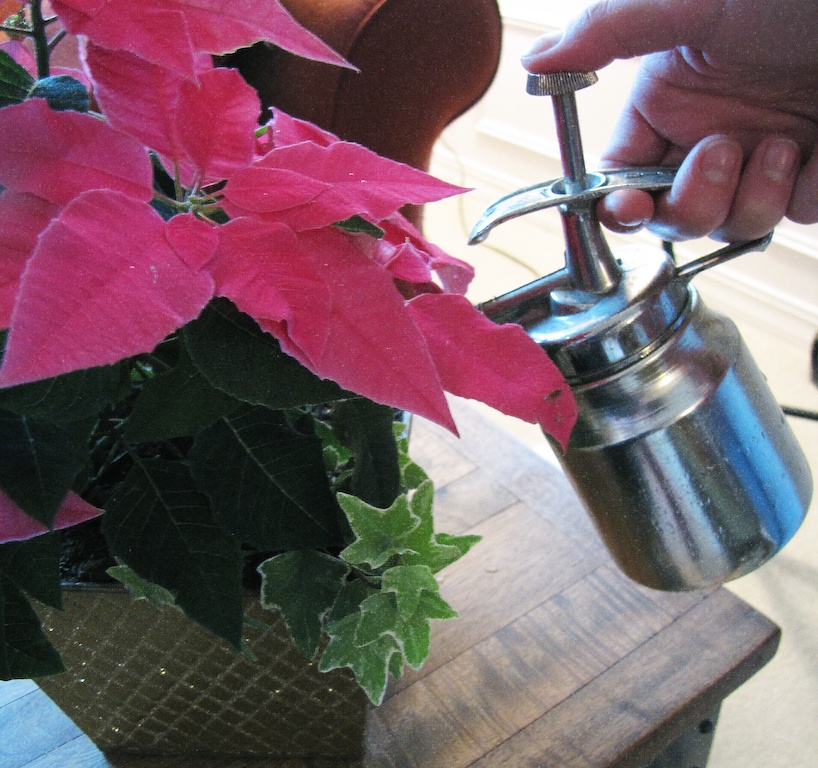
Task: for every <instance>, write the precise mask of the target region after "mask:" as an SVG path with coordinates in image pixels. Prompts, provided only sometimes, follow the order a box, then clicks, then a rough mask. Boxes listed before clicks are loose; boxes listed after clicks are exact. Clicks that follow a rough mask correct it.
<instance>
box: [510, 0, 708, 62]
mask: <svg viewBox="0 0 818 768" xmlns="http://www.w3.org/2000/svg"><path fill="white" fill-rule="evenodd" d="M718 5H720V3H716V2H710V1H709V0H705V2H702V0H608V2H599V3H596V4H595V5H592V6H590V7H589V8H586V10H585V11H584V12H583V13H582V15H580V16H578V17H577V18H576V19H574V20H573V21H572V22H571V23H570V24H569V25H568V27H567V28H566V30H565V33H564V34H562V35H560V34H559V33H557V34H553V35H546V36H544V37H541V38H540V39H539V40H537V42H536V43H535V44H534V46H533V48H532V49H531V50H530V51H528V52H527V53H526V54H525V55H523V57H522V63H523V66H524V67H525V68H526V69H527V70H528V71H529V72H533V73H536V74H543V73H546V72H559V71H576V72H589V71H591V70H595V69H602V67H605V66H607V65H608V64H610V63H611V62H612V61H614V59H630V58H633V57H635V56H642V55H644V54H647V53H655V52H657V51H666V50H670V49H671V48H674V47H676V46H677V45H693V46H697V47H698V45H697V44H700V43H701V42H702V41H703V39H704V37H705V35H706V33H707V29H708V27H709V24H710V21H711V20H712V18H713V14H715V13H717V12H718V9H717V8H716V7H715V6H718Z"/></svg>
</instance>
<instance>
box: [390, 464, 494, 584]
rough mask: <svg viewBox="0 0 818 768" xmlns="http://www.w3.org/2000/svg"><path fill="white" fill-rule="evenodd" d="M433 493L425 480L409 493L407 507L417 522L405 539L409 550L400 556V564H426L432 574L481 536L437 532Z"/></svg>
mask: <svg viewBox="0 0 818 768" xmlns="http://www.w3.org/2000/svg"><path fill="white" fill-rule="evenodd" d="M434 494H435V489H434V485H433V484H432V481H431V480H424V481H423V482H422V483H421V484H420V485H419V486H418V488H417V490H416V491H415V492H414V494H413V495H412V500H411V503H410V510H411V512H412V514H413V515H414V516H415V517H416V518H417V519H418V520H419V521H420V523H419V524H418V525H417V527H415V528H414V529H413V530H412V531H411V532H410V533H409V534H408V535H407V536H406V538H405V539H404V543H405V545H406V546H407V547H408V548H409V549H410V550H411V552H407V553H406V554H405V555H403V556H402V558H401V563H402V564H404V565H422V566H428V567H429V568H430V569H431V570H432V572H433V573H437V572H438V571H440V570H442V569H443V568H445V567H446V566H447V565H451V564H452V563H453V562H455V561H456V560H459V559H460V558H461V557H462V556H463V555H464V554H465V553H466V552H468V550H469V549H471V547H472V546H474V545H475V544H476V543H477V542H478V541H480V537H479V536H448V535H446V534H436V533H435V531H434V517H433V507H434Z"/></svg>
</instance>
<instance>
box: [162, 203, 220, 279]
mask: <svg viewBox="0 0 818 768" xmlns="http://www.w3.org/2000/svg"><path fill="white" fill-rule="evenodd" d="M165 237H166V238H167V241H168V243H170V247H171V248H173V250H174V251H176V253H177V254H178V255H179V257H180V258H181V259H182V261H184V262H185V264H187V265H188V267H190V269H191V270H192V271H193V272H199V271H200V270H201V269H204V267H206V266H207V265H208V264H209V263H210V261H211V259H212V258H213V256H215V254H216V248H218V246H219V231H218V229H217V227H216V226H215V225H213V224H211V223H210V222H207V221H203V220H202V219H197V218H196V217H195V216H194V215H193V214H192V213H183V214H179V215H178V216H174V217H173V218H172V219H170V221H168V223H167V224H165Z"/></svg>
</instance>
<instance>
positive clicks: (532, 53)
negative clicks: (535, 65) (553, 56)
mask: <svg viewBox="0 0 818 768" xmlns="http://www.w3.org/2000/svg"><path fill="white" fill-rule="evenodd" d="M560 40H562V32H553V33H551V34H550V35H543V36H542V37H540V38H538V39H537V40H536V41H535V43H534V45H532V46H531V48H529V49H528V50H527V51H526V52H525V53H524V54H523V55H522V56H521V57H520V58H521V59H522V60H523V61H528V60H529V59H534V58H536V57H537V56H539V55H540V54H541V53H545V52H546V51H550V50H551V49H552V48H553V47H554V46H555V45H556V44H557V43H559V41H560Z"/></svg>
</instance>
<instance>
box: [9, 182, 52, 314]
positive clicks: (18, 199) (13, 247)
mask: <svg viewBox="0 0 818 768" xmlns="http://www.w3.org/2000/svg"><path fill="white" fill-rule="evenodd" d="M58 211H59V207H58V206H56V205H54V204H53V203H49V202H48V201H46V200H43V199H42V198H41V197H37V196H36V195H29V194H25V193H22V194H20V193H17V192H12V191H11V190H8V189H7V190H6V191H5V192H3V193H2V194H0V329H2V328H8V327H9V323H10V322H11V311H12V308H13V307H14V302H15V300H16V298H17V290H18V288H19V287H20V276H21V275H22V273H23V269H24V267H25V265H26V262H27V261H28V258H29V256H31V253H32V251H33V250H34V247H35V246H36V245H37V238H38V237H39V235H40V232H42V231H43V230H44V229H45V228H46V227H47V226H48V224H49V223H50V222H51V219H52V218H54V216H56V215H57V212H58Z"/></svg>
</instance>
